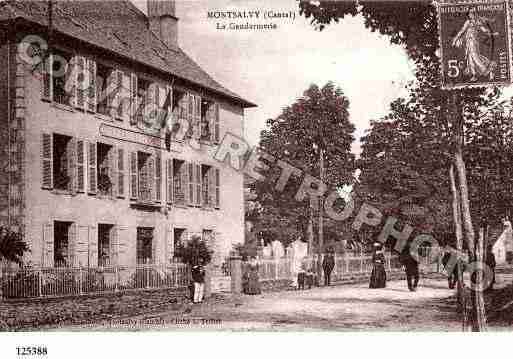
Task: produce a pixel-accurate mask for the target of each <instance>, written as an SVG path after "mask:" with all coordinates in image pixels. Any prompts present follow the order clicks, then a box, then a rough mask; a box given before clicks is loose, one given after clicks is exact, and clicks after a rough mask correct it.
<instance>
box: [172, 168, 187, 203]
mask: <svg viewBox="0 0 513 359" xmlns="http://www.w3.org/2000/svg"><path fill="white" fill-rule="evenodd" d="M180 190H181V191H182V195H183V203H182V204H185V205H187V204H189V166H188V164H187V162H185V161H184V162H182V165H181V166H180ZM175 196H176V192H175ZM175 199H176V197H175Z"/></svg>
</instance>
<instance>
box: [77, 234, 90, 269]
mask: <svg viewBox="0 0 513 359" xmlns="http://www.w3.org/2000/svg"><path fill="white" fill-rule="evenodd" d="M74 265H75V266H79V267H86V266H89V226H81V225H79V226H78V233H77V243H76V246H75V261H74Z"/></svg>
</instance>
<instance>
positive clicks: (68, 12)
mask: <svg viewBox="0 0 513 359" xmlns="http://www.w3.org/2000/svg"><path fill="white" fill-rule="evenodd" d="M53 8H54V14H53V24H54V30H55V31H57V32H60V33H63V34H66V35H68V36H72V37H74V38H76V39H79V40H82V41H85V42H87V43H90V44H92V45H95V46H98V47H100V48H102V49H105V50H108V51H112V52H114V53H116V54H118V55H121V56H123V57H126V58H129V59H131V60H133V61H136V62H139V63H142V64H145V65H148V66H150V67H153V68H155V69H157V70H160V71H163V72H166V73H169V74H172V75H173V76H176V77H178V78H182V79H184V80H187V81H190V82H192V83H194V84H196V85H199V86H200V87H203V88H206V89H209V90H211V91H213V92H215V93H218V94H220V95H223V96H224V97H227V98H229V99H231V100H232V101H235V102H237V103H239V104H241V105H242V106H244V107H254V106H256V105H255V104H253V103H251V102H249V101H247V100H245V99H243V98H242V97H240V96H239V95H237V94H236V93H234V92H232V91H230V90H228V89H226V88H225V87H223V86H222V85H221V84H219V83H218V82H217V81H215V80H214V79H213V78H212V77H210V76H209V75H208V74H207V73H206V72H205V71H203V70H202V69H201V67H200V66H199V65H198V64H196V63H195V62H194V61H193V60H192V59H191V58H190V57H189V56H188V55H187V54H186V53H185V52H183V50H182V49H180V48H179V47H168V46H167V45H166V44H164V43H163V42H162V41H161V40H160V39H159V38H158V37H157V36H156V35H154V34H153V33H152V32H151V31H150V30H149V27H148V19H147V17H146V15H144V13H142V12H141V11H140V10H139V9H137V7H135V6H134V5H133V4H132V3H131V2H130V1H125V0H115V1H89V0H87V1H84V0H79V1H55V2H54V6H53ZM19 18H21V19H24V20H26V21H29V22H33V23H37V24H40V25H43V26H47V25H48V2H47V1H40V0H39V1H37V0H36V1H34V0H24V1H19V0H8V1H6V2H3V3H1V4H0V21H2V20H3V21H5V20H14V19H19Z"/></svg>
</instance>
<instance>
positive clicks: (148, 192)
mask: <svg viewBox="0 0 513 359" xmlns="http://www.w3.org/2000/svg"><path fill="white" fill-rule="evenodd" d="M137 172H138V177H139V200H140V201H143V202H149V201H151V200H152V199H153V196H152V179H153V177H154V176H153V175H152V172H153V166H152V161H151V155H150V154H148V153H144V152H138V154H137Z"/></svg>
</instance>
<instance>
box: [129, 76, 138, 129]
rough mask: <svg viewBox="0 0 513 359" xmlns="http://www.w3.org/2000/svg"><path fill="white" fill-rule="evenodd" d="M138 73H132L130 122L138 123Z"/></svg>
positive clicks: (132, 123)
mask: <svg viewBox="0 0 513 359" xmlns="http://www.w3.org/2000/svg"><path fill="white" fill-rule="evenodd" d="M137 105H138V104H137V75H136V74H134V73H131V74H130V124H131V125H135V124H137Z"/></svg>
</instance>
